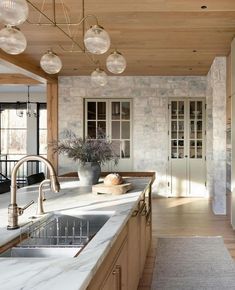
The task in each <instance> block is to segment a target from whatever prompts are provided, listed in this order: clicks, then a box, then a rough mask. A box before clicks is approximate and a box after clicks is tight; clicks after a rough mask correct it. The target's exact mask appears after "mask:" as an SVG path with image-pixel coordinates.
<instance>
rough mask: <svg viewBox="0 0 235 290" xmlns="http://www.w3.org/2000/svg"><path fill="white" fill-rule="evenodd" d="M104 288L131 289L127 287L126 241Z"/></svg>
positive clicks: (111, 289)
mask: <svg viewBox="0 0 235 290" xmlns="http://www.w3.org/2000/svg"><path fill="white" fill-rule="evenodd" d="M101 289H102V290H129V289H128V287H127V242H126V241H125V242H124V244H123V246H122V248H121V251H120V254H119V256H118V258H117V260H116V262H115V265H114V266H113V268H112V270H111V272H110V274H109V275H108V277H107V279H106V280H105V282H104V284H103V286H102V287H101Z"/></svg>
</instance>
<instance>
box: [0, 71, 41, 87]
mask: <svg viewBox="0 0 235 290" xmlns="http://www.w3.org/2000/svg"><path fill="white" fill-rule="evenodd" d="M38 84H41V82H39V81H37V80H35V79H32V78H29V77H27V76H25V75H22V74H15V73H1V74H0V85H38Z"/></svg>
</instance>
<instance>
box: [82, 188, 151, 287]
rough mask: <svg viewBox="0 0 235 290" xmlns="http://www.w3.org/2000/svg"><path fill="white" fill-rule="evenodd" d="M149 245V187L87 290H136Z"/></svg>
mask: <svg viewBox="0 0 235 290" xmlns="http://www.w3.org/2000/svg"><path fill="white" fill-rule="evenodd" d="M148 196H149V199H148ZM150 241H151V187H150V186H149V189H148V191H145V192H144V193H143V195H142V196H141V200H140V202H139V203H138V206H137V207H136V208H135V209H134V211H133V212H132V216H131V217H130V219H129V220H128V222H127V224H126V226H125V228H124V229H123V230H122V232H121V233H120V235H119V236H118V238H117V240H116V242H115V244H114V245H113V247H112V248H111V250H110V252H109V254H108V256H107V257H106V258H105V260H104V261H103V263H102V264H101V266H100V267H99V269H98V271H97V273H96V275H95V277H94V278H93V279H92V281H91V283H90V285H89V287H88V288H87V290H136V289H137V288H138V284H139V279H140V278H141V275H142V273H143V269H144V265H145V260H146V256H147V251H148V249H149V246H150Z"/></svg>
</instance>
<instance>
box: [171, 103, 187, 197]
mask: <svg viewBox="0 0 235 290" xmlns="http://www.w3.org/2000/svg"><path fill="white" fill-rule="evenodd" d="M169 125H170V130H169V136H170V142H169V143H170V149H169V150H170V171H171V182H170V183H171V192H172V193H173V195H175V196H186V195H187V193H188V181H187V157H188V156H187V153H186V152H187V148H186V145H187V143H185V139H186V132H187V130H186V106H185V101H179V100H176V101H171V103H170V122H169Z"/></svg>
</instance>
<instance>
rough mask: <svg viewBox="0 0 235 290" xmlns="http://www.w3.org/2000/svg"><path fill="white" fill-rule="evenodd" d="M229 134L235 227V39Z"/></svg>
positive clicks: (234, 223)
mask: <svg viewBox="0 0 235 290" xmlns="http://www.w3.org/2000/svg"><path fill="white" fill-rule="evenodd" d="M231 102H232V112H231V134H232V136H231V137H232V138H231V139H232V140H231V143H232V164H231V190H232V198H231V224H232V227H233V229H235V39H233V41H232V44H231Z"/></svg>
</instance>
